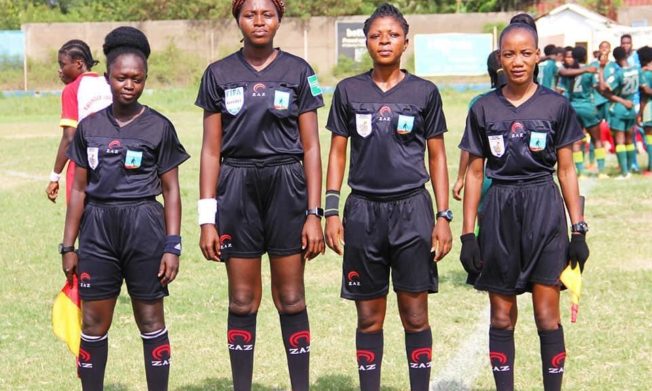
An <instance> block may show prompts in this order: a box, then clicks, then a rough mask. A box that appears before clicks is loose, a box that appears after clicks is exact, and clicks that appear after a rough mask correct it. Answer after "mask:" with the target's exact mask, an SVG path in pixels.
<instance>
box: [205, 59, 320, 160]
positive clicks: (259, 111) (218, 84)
mask: <svg viewBox="0 0 652 391" xmlns="http://www.w3.org/2000/svg"><path fill="white" fill-rule="evenodd" d="M321 93H322V91H321V87H320V86H319V81H318V80H317V76H316V75H315V72H314V71H313V69H312V68H311V67H310V65H308V63H307V62H305V61H304V60H303V59H301V58H299V57H297V56H294V55H292V54H289V53H286V52H284V51H281V50H279V51H278V54H277V57H276V58H275V59H274V61H272V62H271V63H270V64H269V65H268V66H267V67H265V69H263V70H261V71H257V70H255V69H254V68H253V67H252V66H251V65H250V64H249V63H247V61H246V60H245V58H244V56H243V54H242V50H239V51H237V52H235V53H233V54H231V55H230V56H228V57H226V58H224V59H221V60H219V61H217V62H214V63H213V64H211V65H209V66H208V68H207V69H206V71H205V72H204V76H203V77H202V80H201V85H200V87H199V93H198V94H197V100H196V102H195V104H196V105H197V106H199V107H201V108H203V109H204V110H206V111H208V112H213V113H221V114H222V131H223V136H222V156H223V157H233V158H263V157H268V156H278V155H294V156H299V157H302V156H303V147H302V144H301V139H300V137H299V126H298V117H299V115H300V114H302V113H305V112H308V111H311V110H315V109H317V108H319V107H322V106H323V105H324V101H323V99H322V96H321Z"/></svg>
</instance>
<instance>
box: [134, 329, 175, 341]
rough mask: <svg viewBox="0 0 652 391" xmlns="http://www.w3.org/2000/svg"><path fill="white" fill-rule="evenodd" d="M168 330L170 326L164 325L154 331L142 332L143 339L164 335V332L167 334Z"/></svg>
mask: <svg viewBox="0 0 652 391" xmlns="http://www.w3.org/2000/svg"><path fill="white" fill-rule="evenodd" d="M167 332H168V328H167V327H163V328H162V329H160V330H156V331H152V332H149V333H142V334H140V337H141V338H142V339H154V338H158V337H160V336H161V335H163V334H165V333H167Z"/></svg>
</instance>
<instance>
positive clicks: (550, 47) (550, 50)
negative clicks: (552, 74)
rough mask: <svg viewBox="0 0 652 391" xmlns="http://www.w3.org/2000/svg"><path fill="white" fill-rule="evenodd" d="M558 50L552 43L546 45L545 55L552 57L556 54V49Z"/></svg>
mask: <svg viewBox="0 0 652 391" xmlns="http://www.w3.org/2000/svg"><path fill="white" fill-rule="evenodd" d="M556 48H557V46H555V45H554V44H552V43H551V44H550V45H546V47H544V48H543V54H545V55H546V56H551V55H553V54H555V49H556Z"/></svg>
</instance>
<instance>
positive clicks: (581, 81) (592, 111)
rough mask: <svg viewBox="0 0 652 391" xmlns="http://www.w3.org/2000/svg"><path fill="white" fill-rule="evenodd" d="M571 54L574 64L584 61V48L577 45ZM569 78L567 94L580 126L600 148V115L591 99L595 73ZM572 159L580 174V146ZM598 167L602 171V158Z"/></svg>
mask: <svg viewBox="0 0 652 391" xmlns="http://www.w3.org/2000/svg"><path fill="white" fill-rule="evenodd" d="M572 56H573V60H574V62H575V64H578V65H579V64H583V63H585V62H586V49H585V48H584V47H581V46H578V47H576V48H574V49H573V51H572ZM584 68H586V67H584ZM569 80H572V84H571V85H569V86H568V96H569V100H570V102H571V105H572V106H573V109H575V112H576V113H577V118H578V119H579V120H580V124H581V125H582V127H583V128H584V129H585V130H586V131H587V132H588V133H589V135H590V136H591V142H592V143H596V145H595V147H596V149H597V148H602V142H601V141H600V132H599V129H598V125H599V124H600V117H599V116H598V112H597V110H596V108H595V103H594V101H593V98H594V88H593V86H594V84H595V75H594V74H592V73H584V74H582V75H581V76H577V77H575V78H572V79H569ZM578 143H579V145H578V147H581V143H582V141H579V142H578ZM573 161H574V162H575V167H576V168H577V172H578V174H582V173H583V172H584V156H583V154H582V151H581V150H580V148H575V147H574V148H573ZM598 167H599V170H600V172H601V173H602V172H603V171H604V159H602V163H601V164H600V162H598Z"/></svg>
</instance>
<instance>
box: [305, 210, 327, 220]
mask: <svg viewBox="0 0 652 391" xmlns="http://www.w3.org/2000/svg"><path fill="white" fill-rule="evenodd" d="M308 215H315V216H317V217H319V218H320V219H321V218H322V217H324V209H322V208H310V209H306V216H308Z"/></svg>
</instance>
